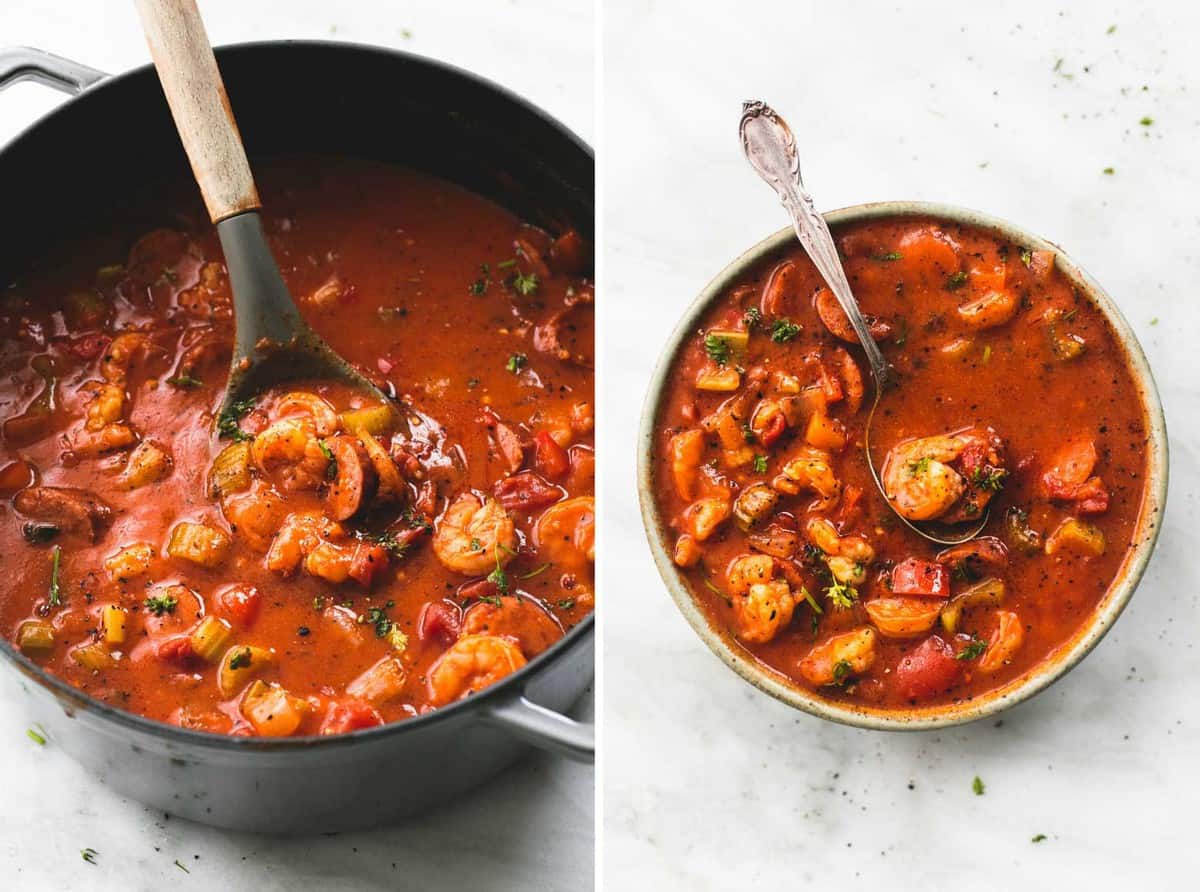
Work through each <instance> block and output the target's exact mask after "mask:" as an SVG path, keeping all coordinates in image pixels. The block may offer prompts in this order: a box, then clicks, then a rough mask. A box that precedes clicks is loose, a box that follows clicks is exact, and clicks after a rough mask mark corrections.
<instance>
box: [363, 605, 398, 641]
mask: <svg viewBox="0 0 1200 892" xmlns="http://www.w3.org/2000/svg"><path fill="white" fill-rule="evenodd" d="M358 621H359V622H360V623H369V624H371V625H372V626H374V627H375V637H376V638H386V637H387V635H388V632H390V631H392V621H391V620H390V619H388V615H387V614H386V613H384V610H383V608H382V607H368V608H367V615H366V616H360V617H359V618H358Z"/></svg>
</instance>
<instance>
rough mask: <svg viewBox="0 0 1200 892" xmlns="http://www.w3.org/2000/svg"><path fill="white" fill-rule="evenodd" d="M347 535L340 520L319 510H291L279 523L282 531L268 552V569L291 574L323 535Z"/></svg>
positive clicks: (334, 537) (325, 537)
mask: <svg viewBox="0 0 1200 892" xmlns="http://www.w3.org/2000/svg"><path fill="white" fill-rule="evenodd" d="M344 536H345V531H344V530H343V529H342V528H341V526H339V525H338V524H336V523H334V522H333V521H331V520H329V518H327V517H325V515H323V514H321V513H320V512H319V511H302V512H298V513H296V514H289V515H288V516H287V518H286V519H285V520H284V522H283V524H282V525H281V526H280V527H279V533H278V534H277V535H276V536H275V539H274V541H272V542H271V548H270V550H269V551H268V552H267V569H268V570H273V571H275V572H276V573H282V574H283V575H285V576H286V575H288V574H290V573H293V572H295V570H296V568H297V567H299V566H300V562H301V561H302V560H304V558H306V557H307V556H308V554H309V553H310V552H311V551H312V550H313V549H315V548H316V547H317V545H319V544H320V543H321V541H322V540H323V539H328V540H336V539H341V538H343V537H344Z"/></svg>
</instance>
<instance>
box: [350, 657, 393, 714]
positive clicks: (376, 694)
mask: <svg viewBox="0 0 1200 892" xmlns="http://www.w3.org/2000/svg"><path fill="white" fill-rule="evenodd" d="M407 678H408V674H407V673H406V672H405V671H404V666H403V665H401V663H400V661H399V660H398V659H397V658H396V657H384V658H383V659H382V660H380V661H379V662H378V663H376V664H375V665H374V666H372V667H371V668H370V669H368V670H367V671H366V672H364V673H363V674H362V675H360V676H359V677H358V678H356V679H354V681H352V682H350V684H348V685H346V693H347V694H349V695H350V696H351V697H357V698H359V699H360V700H366V701H367V702H368V703H371V704H373V705H376V706H378V705H379V704H380V703H385V702H386V701H388V700H391V699H393V698H395V697H398V696H400V694H401V693H402V692H403V691H404V682H405V681H406V680H407Z"/></svg>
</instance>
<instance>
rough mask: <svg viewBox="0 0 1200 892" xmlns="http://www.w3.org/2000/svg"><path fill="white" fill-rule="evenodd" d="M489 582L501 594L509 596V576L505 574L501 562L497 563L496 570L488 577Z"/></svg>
mask: <svg viewBox="0 0 1200 892" xmlns="http://www.w3.org/2000/svg"><path fill="white" fill-rule="evenodd" d="M487 581H488V582H490V583H492V584H493V585H495V586H496V588H497V589H499V590H500V593H501V594H504V595H507V594H508V574H507V573H505V572H504V568H503V567H501V566H500V562H499V561H498V560H497V561H496V569H495V570H493V571H492V572H491V573H489V574H488V575H487Z"/></svg>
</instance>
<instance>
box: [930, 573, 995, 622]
mask: <svg viewBox="0 0 1200 892" xmlns="http://www.w3.org/2000/svg"><path fill="white" fill-rule="evenodd" d="M1005 594H1006V590H1005V587H1004V582H1003V581H1002V580H999V579H991V578H989V579H983V580H980V581H979V582H977V583H975V584H974V585H973V586H971V587H970V588H968V589H966V590H964V591H961V592H959V593H958V594H957V595H955V596H954V597H952V598H951V599H950V600H949V601H947V602H946V606H945V607H943V608H942V615H941V619H942V628H943V629H945V630H946V631H947V632H949V633H950V634H954V633H955V632H957V631H958V621H959V618H960V617H961V616H962V612H963V611H964V610H967V609H969V608H971V607H999V606H1000V605H1001V604H1003V603H1004V598H1005Z"/></svg>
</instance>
